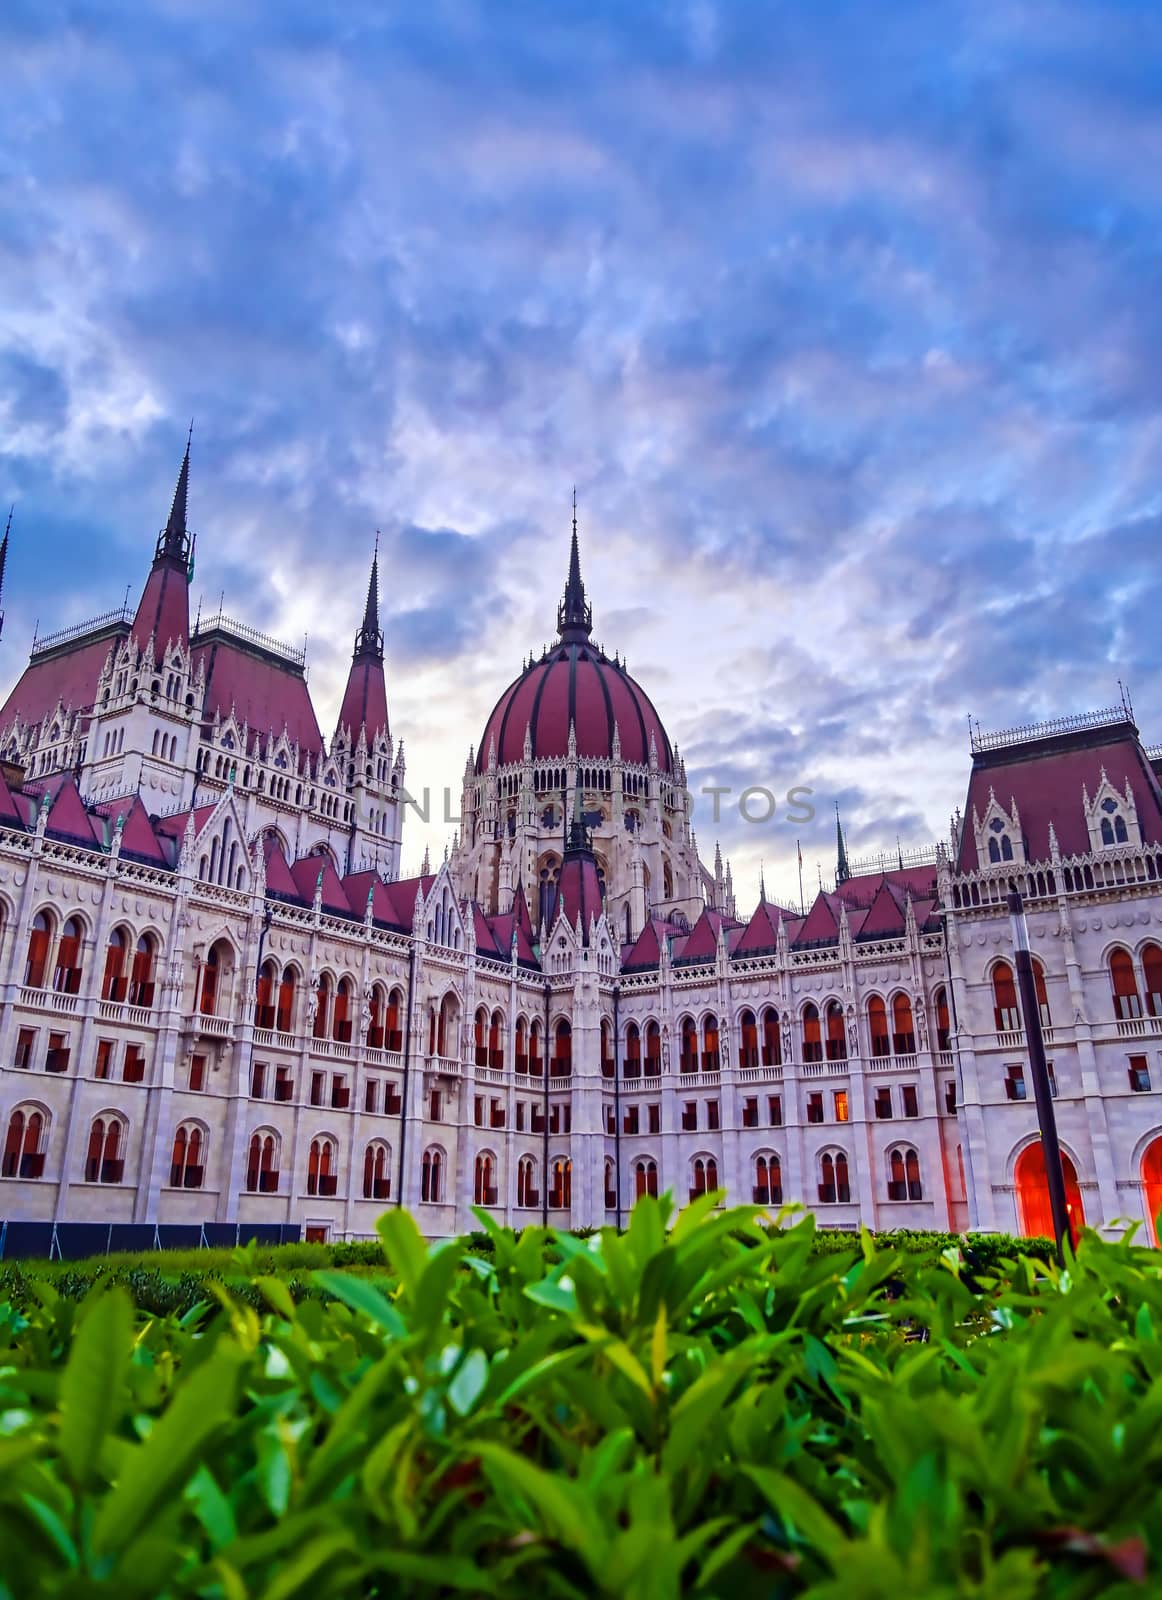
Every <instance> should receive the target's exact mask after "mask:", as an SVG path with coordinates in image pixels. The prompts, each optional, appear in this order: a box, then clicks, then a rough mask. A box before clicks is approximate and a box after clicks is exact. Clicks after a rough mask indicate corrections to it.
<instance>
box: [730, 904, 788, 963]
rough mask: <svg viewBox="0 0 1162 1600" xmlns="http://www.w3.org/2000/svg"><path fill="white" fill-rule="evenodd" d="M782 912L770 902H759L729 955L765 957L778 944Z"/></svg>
mask: <svg viewBox="0 0 1162 1600" xmlns="http://www.w3.org/2000/svg"><path fill="white" fill-rule="evenodd" d="M781 917H782V912H781V911H780V910H779V907H778V906H777V905H774V904H773V903H772V902H771V901H770V900H760V901H759V903H758V906H757V907H756V909H755V914H754V916H753V917H752V918H751V919H750V921H749V922H748V923H747V925H746V927H745V928H744V929H743V932H742V936H741V938H740V939H739V940H738V942H737V944H735V945H734V947H733V949H732V951H731V954H732V955H738V956H751V955H765V954H766V953H767V952H768V951H771V950H773V949H774V948H775V946H776V945H777V944H778V942H779V921H780V919H781Z"/></svg>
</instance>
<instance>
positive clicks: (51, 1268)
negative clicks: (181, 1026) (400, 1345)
mask: <svg viewBox="0 0 1162 1600" xmlns="http://www.w3.org/2000/svg"><path fill="white" fill-rule="evenodd" d="M748 1215H749V1213H748ZM782 1231H783V1230H780V1229H776V1228H770V1229H768V1230H767V1233H768V1235H769V1236H775V1235H778V1234H779V1233H781V1232H782ZM534 1232H535V1233H538V1234H539V1232H540V1230H534ZM591 1233H592V1230H580V1231H578V1232H577V1233H576V1234H574V1235H573V1237H574V1238H587V1237H590V1235H591ZM514 1237H515V1238H517V1239H519V1238H520V1237H521V1233H520V1232H517V1233H516V1234H514ZM740 1237H742V1238H743V1239H744V1240H745V1239H746V1237H747V1236H746V1234H745V1233H744V1234H742V1235H741V1236H740ZM756 1237H757V1236H756ZM873 1237H875V1239H876V1242H877V1244H878V1245H880V1246H882V1247H884V1248H889V1249H893V1250H897V1251H902V1252H903V1253H904V1255H905V1256H906V1257H907V1258H908V1259H909V1260H917V1261H921V1262H923V1263H924V1264H925V1265H928V1266H935V1265H936V1263H937V1262H939V1261H940V1260H941V1258H942V1257H943V1256H944V1254H945V1252H946V1251H948V1250H954V1251H956V1252H957V1253H958V1255H959V1258H960V1261H961V1270H962V1273H963V1275H964V1277H965V1280H966V1281H967V1282H969V1283H970V1284H974V1283H975V1281H976V1279H977V1278H978V1277H979V1276H980V1275H982V1274H983V1275H988V1274H990V1273H993V1272H995V1271H996V1270H998V1267H999V1265H1000V1263H1001V1262H1003V1261H1005V1260H1006V1259H1011V1258H1012V1257H1014V1256H1016V1255H1017V1254H1023V1255H1026V1256H1032V1257H1034V1258H1035V1259H1037V1260H1041V1261H1051V1260H1052V1258H1053V1244H1052V1241H1051V1240H1048V1239H1013V1238H1010V1237H1009V1236H1007V1235H1004V1234H977V1235H972V1236H970V1237H967V1238H964V1237H960V1236H958V1235H956V1234H948V1233H926V1232H924V1233H922V1232H910V1231H904V1230H899V1231H897V1232H894V1233H890V1234H879V1235H875V1236H873ZM463 1242H464V1246H465V1247H466V1248H467V1249H468V1250H470V1251H471V1252H472V1254H473V1255H475V1256H478V1257H480V1258H482V1259H487V1260H491V1259H492V1258H493V1254H494V1249H495V1241H494V1238H493V1235H492V1234H490V1233H487V1232H484V1231H480V1232H476V1233H470V1234H468V1235H466V1236H465V1239H464V1241H463ZM751 1242H752V1243H753V1240H752V1241H751ZM856 1245H857V1241H856V1239H855V1236H854V1235H852V1234H850V1233H840V1232H830V1231H828V1232H819V1231H816V1232H814V1233H813V1237H812V1245H811V1248H812V1252H813V1254H816V1255H821V1256H838V1257H847V1258H850V1256H851V1254H852V1251H853V1249H855V1248H856ZM326 1267H342V1268H343V1269H344V1270H346V1271H355V1272H357V1273H359V1274H361V1275H365V1276H369V1277H373V1278H374V1277H377V1276H380V1275H382V1272H383V1270H384V1269H383V1246H382V1244H381V1243H380V1242H379V1240H378V1239H375V1240H356V1241H351V1242H348V1243H342V1244H334V1245H326V1244H288V1245H275V1246H267V1247H262V1246H259V1245H257V1244H251V1245H248V1246H246V1247H244V1248H243V1249H241V1250H160V1251H159V1250H153V1251H146V1252H144V1253H141V1254H114V1255H108V1256H94V1257H91V1258H89V1259H88V1260H84V1261H30V1262H15V1261H13V1262H7V1263H0V1300H10V1301H12V1302H13V1304H15V1305H18V1306H21V1307H26V1306H28V1305H30V1304H36V1303H37V1290H36V1285H37V1284H39V1283H48V1284H50V1285H51V1286H52V1288H53V1289H54V1290H55V1292H56V1293H57V1294H59V1295H63V1296H64V1297H65V1298H66V1299H69V1300H83V1299H84V1298H85V1296H86V1295H87V1294H88V1293H89V1292H90V1291H91V1290H92V1289H93V1287H94V1286H95V1285H96V1284H98V1283H99V1284H103V1285H105V1286H106V1287H114V1286H116V1287H119V1288H123V1289H125V1290H126V1291H127V1292H128V1293H129V1295H130V1297H131V1298H132V1300H133V1301H134V1303H135V1305H136V1306H137V1307H138V1309H139V1310H141V1311H146V1312H149V1313H150V1314H151V1315H152V1316H169V1315H170V1314H177V1315H184V1314H185V1313H187V1312H189V1311H191V1310H193V1308H194V1307H195V1306H198V1305H205V1306H207V1307H209V1308H213V1309H217V1308H218V1307H219V1305H220V1301H219V1299H218V1296H217V1290H219V1289H221V1288H227V1289H229V1291H230V1293H231V1294H233V1295H234V1296H235V1297H236V1298H238V1299H241V1300H244V1301H246V1302H247V1303H248V1304H250V1305H252V1306H253V1307H255V1309H256V1310H261V1309H263V1308H264V1306H265V1304H266V1302H265V1300H264V1298H263V1295H262V1291H261V1290H260V1289H258V1288H257V1287H256V1286H255V1283H254V1280H255V1279H256V1278H258V1277H262V1276H274V1277H278V1278H281V1279H282V1280H283V1281H284V1282H285V1284H286V1286H287V1289H288V1292H289V1293H290V1295H291V1298H292V1299H293V1300H294V1301H295V1302H296V1303H298V1302H300V1301H302V1300H305V1299H312V1298H313V1299H322V1300H325V1299H327V1298H328V1296H327V1294H326V1292H325V1291H324V1290H323V1289H321V1288H320V1287H319V1284H318V1283H317V1281H315V1279H314V1278H313V1277H312V1271H318V1270H319V1269H321V1268H326Z"/></svg>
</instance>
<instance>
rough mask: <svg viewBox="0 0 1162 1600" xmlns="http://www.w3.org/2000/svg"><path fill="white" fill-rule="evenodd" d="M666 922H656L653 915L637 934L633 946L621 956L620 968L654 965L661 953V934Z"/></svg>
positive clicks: (625, 969) (630, 968)
mask: <svg viewBox="0 0 1162 1600" xmlns="http://www.w3.org/2000/svg"><path fill="white" fill-rule="evenodd" d="M665 926H666V924H665V923H664V922H658V921H656V920H655V919H654V918H653V917H651V918H650V919H649V921H648V922H647V923H646V925H645V927H644V928H643V929H642V931H641V932H640V933H639V934H638V936H637V939H636V940H635V942H634V945H633V948H632V949H631V950H630V951H629V953H628V954H627V955H625V956H624V957H623V958H622V963H621V965H622V969H623V970H624V971H629V970H632V969H633V968H635V967H656V966H657V964H658V962H659V961H660V960H661V955H662V944H661V940H662V934H663V932H664V930H665Z"/></svg>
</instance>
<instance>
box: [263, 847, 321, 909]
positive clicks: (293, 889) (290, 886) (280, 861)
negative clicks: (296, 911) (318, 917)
mask: <svg viewBox="0 0 1162 1600" xmlns="http://www.w3.org/2000/svg"><path fill="white" fill-rule="evenodd" d="M265 854H266V891H267V893H268V894H276V895H278V897H279V898H280V899H282V900H301V899H302V898H303V897H302V895H301V894H300V893H299V886H298V884H297V883H296V882H295V880H294V878H293V876H292V875H291V869H290V865H289V863H288V862H287V859H286V856H285V855H284V854H283V849H282V845H280V844H279V842H278V840H277V839H273V838H271V837H270V836H269V835H267V839H266V849H265ZM308 898H310V899H313V898H314V889H313V888H312V890H311V894H310V896H309V897H308Z"/></svg>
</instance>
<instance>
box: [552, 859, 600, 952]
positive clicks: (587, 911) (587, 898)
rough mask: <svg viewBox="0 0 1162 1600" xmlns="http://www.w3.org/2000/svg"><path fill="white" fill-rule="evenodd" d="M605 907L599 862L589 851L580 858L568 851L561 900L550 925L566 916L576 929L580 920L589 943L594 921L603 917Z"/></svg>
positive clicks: (560, 880) (559, 891)
mask: <svg viewBox="0 0 1162 1600" xmlns="http://www.w3.org/2000/svg"><path fill="white" fill-rule="evenodd" d="M603 906H604V902H603V900H602V898H601V880H600V878H598V876H597V862H596V861H595V860H594V858H593V856H592V854H591V853H590V852H589V851H588V850H586V851H579V852H577V853H576V854H573V853H571V852H570V851H568V850H566V852H565V859H564V861H562V863H561V871H560V874H559V875H558V878H557V898H556V901H555V903H554V905H553V911H552V915H551V916H550V918H549V922H550V925H551V924H552V923H555V922H556V920H557V918H558V916H559V915H561V914H564V916H565V917H566V919H567V920H568V923H569V926H570V927H571V928H572V927H576V925H577V918H578V916H580V918H581V933H582V936H583V937H584V938H585V939H588V937H589V924H590V922H591V921H592V919H593V918H594V917H599V916H600V915H601V912H602V909H603Z"/></svg>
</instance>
